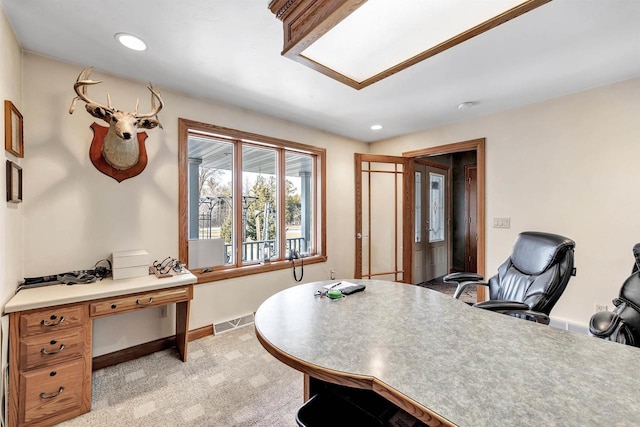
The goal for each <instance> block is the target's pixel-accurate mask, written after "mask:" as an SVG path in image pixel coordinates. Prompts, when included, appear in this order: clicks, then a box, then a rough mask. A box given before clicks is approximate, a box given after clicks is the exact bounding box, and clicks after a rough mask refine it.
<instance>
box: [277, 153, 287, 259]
mask: <svg viewBox="0 0 640 427" xmlns="http://www.w3.org/2000/svg"><path fill="white" fill-rule="evenodd" d="M285 153H286V151H285V150H283V149H280V150H278V179H277V180H276V182H277V186H278V187H277V189H276V195H277V197H278V206H277V210H278V259H284V257H285V246H286V243H287V227H286V216H287V214H286V205H287V203H286V185H285V180H286V176H285V175H286V164H285V162H286V159H285Z"/></svg>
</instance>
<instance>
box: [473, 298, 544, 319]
mask: <svg viewBox="0 0 640 427" xmlns="http://www.w3.org/2000/svg"><path fill="white" fill-rule="evenodd" d="M473 306H474V307H477V308H482V309H484V310H489V311H495V312H496V313H502V314H515V315H518V316H520V317H524V318H528V319H531V320H534V321H535V322H536V323H543V324H545V325H548V324H549V320H550V319H549V316H547V315H546V314H544V313H541V312H539V311H533V310H531V309H530V308H529V306H528V305H527V304H525V303H522V302H517V301H505V300H489V301H482V302H478V303H475V304H474V305H473Z"/></svg>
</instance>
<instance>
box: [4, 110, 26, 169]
mask: <svg viewBox="0 0 640 427" xmlns="http://www.w3.org/2000/svg"><path fill="white" fill-rule="evenodd" d="M22 129H23V124H22V114H20V111H18V109H17V108H16V106H15V105H13V102H11V101H9V100H5V101H4V149H5V150H7V151H8V152H10V153H11V154H13V155H15V156H18V157H24V137H23V134H22Z"/></svg>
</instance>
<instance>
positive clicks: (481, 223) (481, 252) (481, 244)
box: [402, 138, 486, 301]
mask: <svg viewBox="0 0 640 427" xmlns="http://www.w3.org/2000/svg"><path fill="white" fill-rule="evenodd" d="M485 143H486V139H485V138H478V139H472V140H468V141H462V142H455V143H452V144H445V145H439V146H435V147H429V148H423V149H419V150H413V151H406V152H404V153H402V156H403V157H407V158H410V159H415V158H416V157H424V156H438V155H441V154H452V153H460V152H464V151H475V152H476V164H477V168H478V170H477V173H478V193H477V196H478V202H477V203H478V205H477V215H478V257H477V262H478V271H477V273H478V274H480V275H482V276H484V275H485V273H486V256H485V242H486V217H485V159H486V154H485ZM409 189H410V193H413V186H411V187H410V188H409ZM409 199H413V194H411V196H410V197H409ZM409 206H413V200H411V204H410V205H409ZM409 214H410V216H411V217H413V208H411V209H409ZM405 215H406V212H405ZM411 219H412V220H413V218H411ZM408 242H410V241H405V247H406V246H407V243H408ZM411 271H413V265H412V266H411ZM477 295H478V296H477V298H478V301H484V300H485V298H486V295H485V287H484V286H478V289H477Z"/></svg>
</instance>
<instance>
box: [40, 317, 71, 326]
mask: <svg viewBox="0 0 640 427" xmlns="http://www.w3.org/2000/svg"><path fill="white" fill-rule="evenodd" d="M64 321H65V318H64V316H61V317H60V319H59V320H58V321H57V322H47V321H46V320H44V319H42V322H40V324H41V325H42V326H58V325H61V324H62V322H64Z"/></svg>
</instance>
